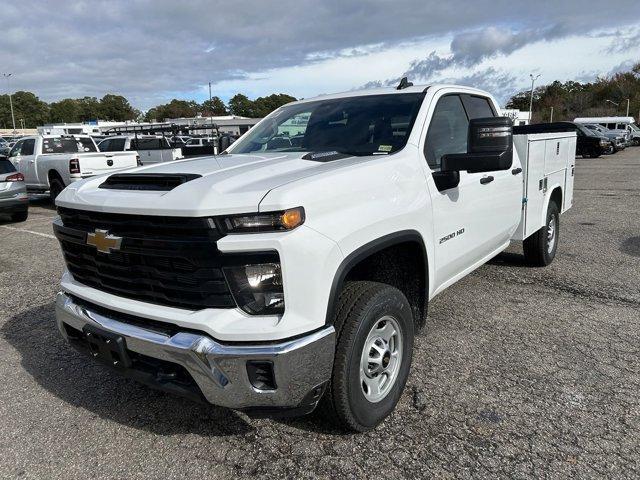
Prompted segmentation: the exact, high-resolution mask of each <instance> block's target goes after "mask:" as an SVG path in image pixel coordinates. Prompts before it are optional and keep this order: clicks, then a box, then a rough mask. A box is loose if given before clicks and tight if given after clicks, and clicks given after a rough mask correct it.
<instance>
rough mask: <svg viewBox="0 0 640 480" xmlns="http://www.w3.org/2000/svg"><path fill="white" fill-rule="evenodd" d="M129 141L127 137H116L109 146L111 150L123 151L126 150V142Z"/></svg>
mask: <svg viewBox="0 0 640 480" xmlns="http://www.w3.org/2000/svg"><path fill="white" fill-rule="evenodd" d="M126 141H127V139H126V138H114V139H112V140H111V145H110V146H109V151H110V152H122V151H124V144H125V142H126Z"/></svg>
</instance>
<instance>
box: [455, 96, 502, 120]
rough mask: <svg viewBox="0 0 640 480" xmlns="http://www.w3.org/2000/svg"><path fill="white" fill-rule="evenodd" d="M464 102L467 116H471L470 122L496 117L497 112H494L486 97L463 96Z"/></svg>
mask: <svg viewBox="0 0 640 480" xmlns="http://www.w3.org/2000/svg"><path fill="white" fill-rule="evenodd" d="M462 102H463V103H464V108H465V110H466V111H467V115H469V120H473V119H474V118H487V117H495V116H496V112H495V111H494V110H493V108H492V106H491V102H490V101H489V99H488V98H486V97H476V96H475V95H462Z"/></svg>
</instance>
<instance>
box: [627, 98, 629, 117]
mask: <svg viewBox="0 0 640 480" xmlns="http://www.w3.org/2000/svg"><path fill="white" fill-rule="evenodd" d="M629 100H630V99H629V98H627V117H628V116H629Z"/></svg>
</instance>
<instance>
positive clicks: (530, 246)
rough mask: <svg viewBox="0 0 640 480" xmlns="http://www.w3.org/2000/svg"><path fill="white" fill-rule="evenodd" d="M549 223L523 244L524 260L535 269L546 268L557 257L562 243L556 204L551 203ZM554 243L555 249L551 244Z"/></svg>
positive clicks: (548, 214) (548, 215)
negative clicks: (551, 235) (550, 232)
mask: <svg viewBox="0 0 640 480" xmlns="http://www.w3.org/2000/svg"><path fill="white" fill-rule="evenodd" d="M546 218H547V221H546V223H545V225H544V226H543V227H542V228H541V229H540V230H538V231H537V232H536V233H534V234H533V235H531V236H530V237H529V238H526V239H525V240H524V243H523V249H524V258H525V260H526V261H527V263H528V264H529V265H531V266H533V267H546V266H547V265H549V264H550V263H551V262H553V259H554V258H555V256H556V252H557V251H558V243H559V242H560V212H559V208H558V205H556V203H555V202H549V208H547V217H546ZM552 219H553V220H554V231H553V237H552V238H551V237H550V236H549V230H550V224H551V220H552ZM551 241H553V247H550V245H549V244H550V242H551Z"/></svg>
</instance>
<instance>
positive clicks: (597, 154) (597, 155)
mask: <svg viewBox="0 0 640 480" xmlns="http://www.w3.org/2000/svg"><path fill="white" fill-rule="evenodd" d="M600 155H602V154H601V153H600V152H592V153H590V154H589V158H598V157H599V156H600Z"/></svg>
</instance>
